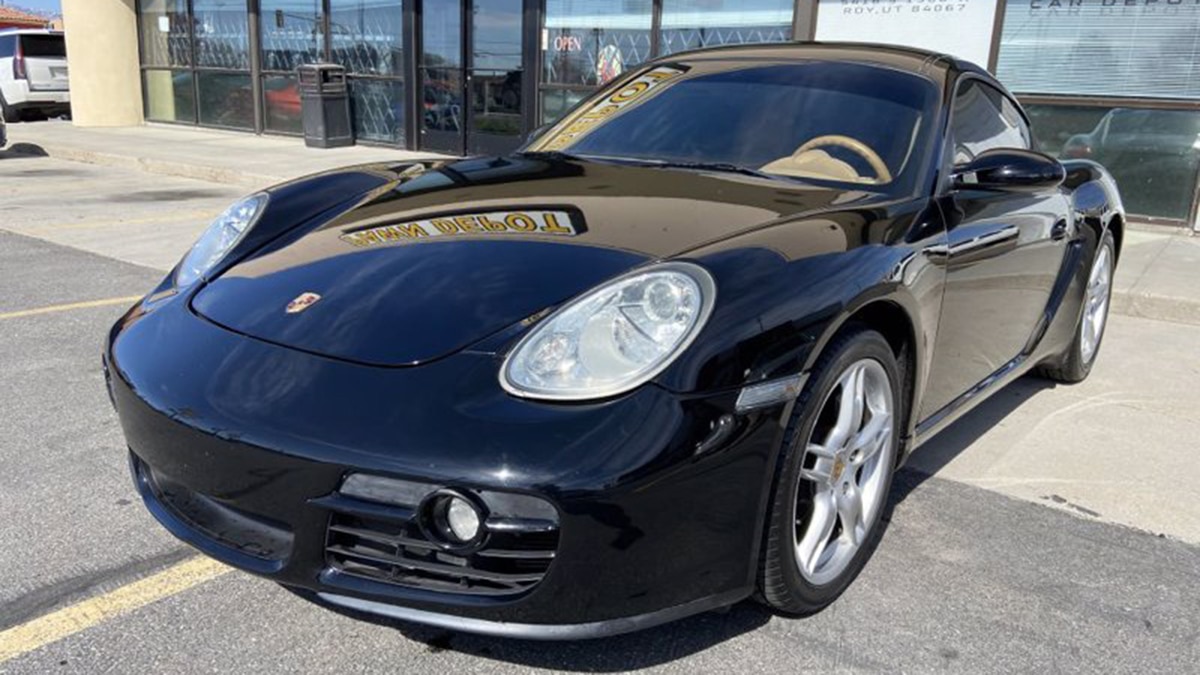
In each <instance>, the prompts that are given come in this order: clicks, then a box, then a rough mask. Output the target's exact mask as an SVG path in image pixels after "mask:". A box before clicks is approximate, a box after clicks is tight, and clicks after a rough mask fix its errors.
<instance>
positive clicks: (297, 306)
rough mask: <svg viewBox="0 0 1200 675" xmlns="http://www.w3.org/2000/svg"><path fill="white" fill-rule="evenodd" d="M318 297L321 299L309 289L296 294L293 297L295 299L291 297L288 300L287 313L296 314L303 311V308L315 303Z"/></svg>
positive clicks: (319, 297)
mask: <svg viewBox="0 0 1200 675" xmlns="http://www.w3.org/2000/svg"><path fill="white" fill-rule="evenodd" d="M320 299H321V296H320V295H318V294H316V293H313V292H311V291H306V292H304V293H301V294H300V295H297V296H296V297H295V299H293V300H292V301H291V302H289V303H288V304H287V313H288V314H296V313H298V312H303V311H304V310H306V309H308V308H309V307H312V306H313V305H315V304H317V301H318V300H320Z"/></svg>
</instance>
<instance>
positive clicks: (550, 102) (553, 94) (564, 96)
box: [542, 89, 592, 124]
mask: <svg viewBox="0 0 1200 675" xmlns="http://www.w3.org/2000/svg"><path fill="white" fill-rule="evenodd" d="M591 93H592V92H590V91H576V90H572V89H543V90H542V124H550V123H551V122H556V121H558V120H559V119H561V118H562V116H563V115H566V114H567V111H568V110H570V109H571V108H574V107H575V105H576V104H577V103H579V102H580V101H582V100H583V99H585V98H587V97H588V95H590V94H591Z"/></svg>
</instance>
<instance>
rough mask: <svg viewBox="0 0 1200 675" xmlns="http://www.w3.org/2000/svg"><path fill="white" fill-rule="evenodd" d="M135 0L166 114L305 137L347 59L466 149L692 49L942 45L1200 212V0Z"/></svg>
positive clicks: (359, 126) (386, 99)
mask: <svg viewBox="0 0 1200 675" xmlns="http://www.w3.org/2000/svg"><path fill="white" fill-rule="evenodd" d="M65 1H66V4H67V5H68V6H69V5H70V4H71V3H79V2H92V1H94V0H65ZM109 1H113V0H109ZM123 2H124V3H125V4H129V3H134V7H133V9H134V11H135V12H136V25H137V33H138V50H139V54H140V67H139V70H140V83H141V89H142V98H143V101H142V102H143V107H144V113H145V119H147V120H151V121H155V122H170V123H177V124H192V125H200V126H207V127H218V128H228V129H238V130H245V131H248V132H255V133H266V134H285V135H287V134H292V135H297V134H299V132H300V96H299V92H298V89H297V84H296V74H295V71H296V68H297V66H300V65H301V64H305V63H313V62H334V63H338V64H341V65H343V66H345V68H346V69H347V72H348V77H349V82H350V90H351V99H352V117H353V125H354V129H355V133H356V136H357V139H358V142H361V143H375V144H385V145H394V146H397V147H403V148H409V149H427V150H434V151H441V152H450V153H492V152H503V151H505V150H508V149H512V148H515V147H516V146H517V145H518V144H519V143H520V142H521V139H522V138H523V137H524V135H525V134H527V133H528V132H529V131H530V130H532V129H534V128H536V127H538V126H540V125H542V124H544V123H547V122H551V121H553V120H555V119H557V118H558V117H560V116H561V115H562V114H563V113H564V112H565V111H566V110H568V109H569V108H570V107H571V106H572V105H574V104H575V103H576V102H578V101H579V100H581V99H582V98H584V97H586V96H587V95H588V94H589V93H590V92H591V91H593V90H595V88H596V87H597V86H599V85H600V84H602V83H604V82H605V81H607V80H609V79H611V78H612V77H615V76H616V75H618V74H620V73H621V72H623V71H624V70H626V69H629V68H631V67H633V66H635V65H637V64H638V63H641V62H643V61H646V60H648V59H651V58H655V57H659V56H664V55H669V54H672V53H675V52H679V51H683V50H688V49H695V48H698V47H707V46H715V45H727V44H746V43H762V42H785V41H790V40H796V39H799V40H809V39H818V40H845V39H851V40H855V41H863V42H891V43H897V44H910V45H914V46H920V47H926V48H930V49H935V50H939V51H945V52H949V53H952V54H955V55H958V56H962V57H964V58H969V59H971V60H975V61H977V62H979V63H980V64H981V65H986V66H988V67H989V68H990V69H991V70H993V71H994V72H995V73H996V74H997V75H998V76H999V78H1000V79H1001V80H1002V81H1003V82H1005V83H1006V84H1007V86H1008V87H1009V88H1010V89H1012V90H1013V91H1014V92H1016V93H1017V94H1018V95H1019V97H1020V98H1021V99H1022V100H1023V102H1024V103H1025V104H1026V106H1027V109H1028V112H1029V113H1030V115H1031V117H1032V118H1033V121H1034V127H1035V133H1036V134H1037V136H1038V138H1039V141H1040V144H1041V147H1042V148H1043V149H1044V150H1045V151H1047V152H1049V153H1051V154H1057V155H1061V156H1067V157H1090V158H1093V159H1096V160H1098V161H1100V162H1102V163H1104V164H1105V165H1106V166H1108V167H1109V168H1110V170H1112V171H1113V173H1114V174H1116V176H1117V178H1118V180H1119V181H1120V183H1121V186H1122V189H1123V193H1124V194H1125V199H1126V200H1127V207H1128V209H1129V211H1130V212H1131V213H1132V214H1135V215H1137V216H1138V217H1139V218H1140V219H1143V220H1148V221H1154V222H1161V223H1165V224H1172V225H1185V226H1189V227H1195V226H1196V224H1197V202H1198V200H1197V184H1198V172H1200V0H1007V1H1006V0H123ZM116 4H121V1H120V0H118V2H117V3H116ZM70 17H71V15H70V13H69V12H68V15H67V19H68V23H67V29H68V40H69V42H68V47H70V44H71V43H70V39H71V36H70V32H71V30H72V28H73V27H72V26H71V24H70ZM75 67H76V66H75V65H74V64H73V65H72V69H73V71H74V70H75Z"/></svg>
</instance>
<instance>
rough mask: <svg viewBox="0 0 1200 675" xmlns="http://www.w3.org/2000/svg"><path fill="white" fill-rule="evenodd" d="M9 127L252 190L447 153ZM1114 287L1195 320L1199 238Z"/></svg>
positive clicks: (1125, 272)
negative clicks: (346, 168)
mask: <svg viewBox="0 0 1200 675" xmlns="http://www.w3.org/2000/svg"><path fill="white" fill-rule="evenodd" d="M8 129H9V131H8V134H9V144H10V147H9V151H10V152H13V153H26V154H46V155H49V156H50V157H54V158H58V159H65V160H72V161H77V162H87V163H90V164H99V165H105V166H119V167H123V168H133V169H140V170H142V171H146V172H149V173H155V174H165V175H170V176H180V177H185V178H193V179H199V180H204V181H209V182H216V183H226V184H231V185H237V186H241V187H245V188H251V189H253V188H260V187H264V186H266V185H270V184H272V183H277V182H280V181H282V180H287V179H289V178H294V177H296V176H301V175H304V174H309V173H315V172H318V171H324V170H327V169H332V168H336V167H339V166H345V165H348V164H357V163H362V162H375V161H397V162H402V161H406V160H411V159H416V158H425V157H440V156H444V155H436V154H434V153H425V152H410V151H406V150H395V149H390V148H370V147H362V146H354V147H349V148H336V149H329V150H320V149H313V148H307V147H305V146H304V143H303V142H301V141H300V140H299V139H296V138H280V137H271V136H254V135H252V134H246V133H236V132H224V131H215V130H211V129H197V128H194V127H176V126H168V125H148V126H144V127H119V128H79V127H76V126H74V125H72V124H71V123H70V122H64V121H50V122H35V123H23V124H11V125H9V127H8ZM1113 293H1114V294H1113V311H1114V312H1117V313H1119V314H1125V315H1129V316H1137V317H1142V318H1149V319H1159V320H1163V321H1174V322H1178V323H1189V324H1196V325H1200V237H1195V236H1192V235H1191V233H1190V232H1189V231H1187V230H1182V229H1180V230H1173V229H1167V228H1161V227H1156V228H1151V227H1138V226H1136V225H1133V226H1131V227H1130V231H1129V232H1128V233H1127V235H1126V237H1125V245H1124V250H1123V251H1122V253H1121V260H1120V265H1119V267H1118V269H1117V275H1116V279H1115V280H1114V287H1113Z"/></svg>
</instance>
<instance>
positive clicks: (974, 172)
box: [952, 148, 1067, 192]
mask: <svg viewBox="0 0 1200 675" xmlns="http://www.w3.org/2000/svg"><path fill="white" fill-rule="evenodd" d="M1066 177H1067V171H1066V169H1064V168H1063V165H1062V164H1060V163H1059V162H1058V160H1057V159H1054V158H1053V157H1049V156H1047V155H1043V154H1042V153H1040V152H1032V151H1030V150H1019V149H1016V148H997V149H995V150H988V151H987V152H984V153H982V154H980V155H979V156H978V157H976V158H975V159H973V160H971V161H970V162H968V163H966V164H962V165H959V166H956V167H954V174H953V176H952V181H953V185H954V189H956V190H1009V191H1016V192H1021V191H1033V190H1044V189H1047V188H1053V187H1057V186H1058V185H1060V184H1061V183H1062V182H1063V179H1065V178H1066Z"/></svg>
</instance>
